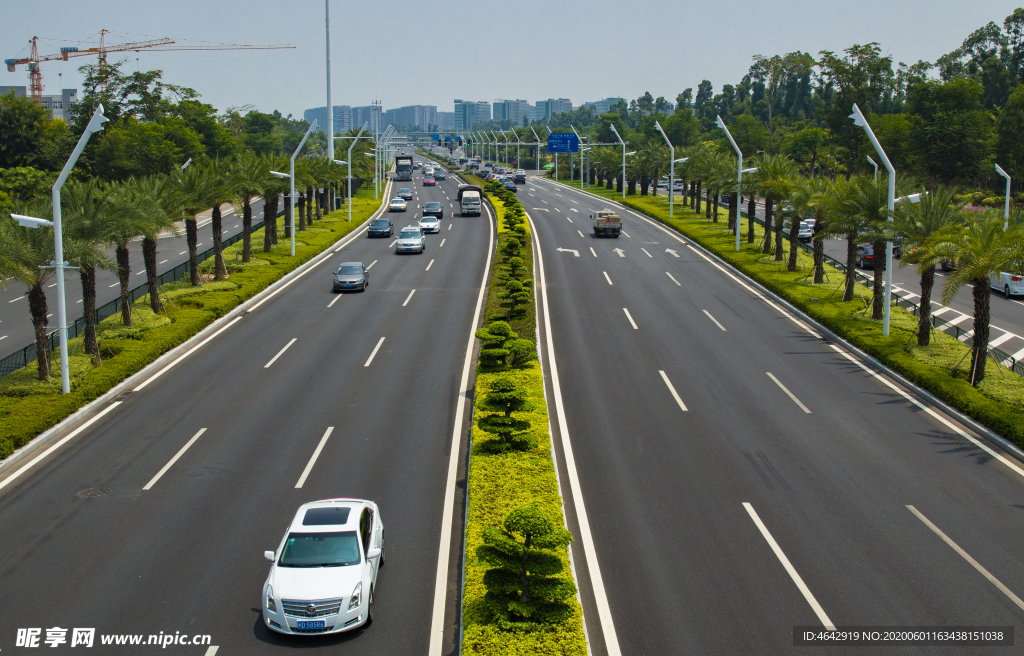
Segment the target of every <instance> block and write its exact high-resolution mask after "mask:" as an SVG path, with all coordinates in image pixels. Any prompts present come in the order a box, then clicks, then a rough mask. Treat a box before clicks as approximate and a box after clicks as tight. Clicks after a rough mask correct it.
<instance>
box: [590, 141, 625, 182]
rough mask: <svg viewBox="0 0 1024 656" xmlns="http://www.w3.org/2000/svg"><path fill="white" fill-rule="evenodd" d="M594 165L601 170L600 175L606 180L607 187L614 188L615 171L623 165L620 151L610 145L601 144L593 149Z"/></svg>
mask: <svg viewBox="0 0 1024 656" xmlns="http://www.w3.org/2000/svg"><path fill="white" fill-rule="evenodd" d="M592 157H593V161H594V165H595V166H597V169H598V171H600V172H601V173H600V176H601V178H603V179H604V180H605V181H606V182H605V189H611V188H612V180H613V179H614V178H615V175H614V173H615V171H616V170H617V169H618V168H619V167H620V166H621V165H622V161H621V160H620V159H619V153H618V152H617V151H616V150H615V149H614V148H610V147H608V146H601V147H599V148H596V149H594V151H593V155H592Z"/></svg>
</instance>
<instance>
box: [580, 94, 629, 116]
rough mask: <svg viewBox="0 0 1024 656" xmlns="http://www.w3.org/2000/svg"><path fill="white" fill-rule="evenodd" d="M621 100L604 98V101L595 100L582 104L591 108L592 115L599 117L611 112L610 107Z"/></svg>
mask: <svg viewBox="0 0 1024 656" xmlns="http://www.w3.org/2000/svg"><path fill="white" fill-rule="evenodd" d="M620 100H622V98H605V99H604V100H595V101H593V102H585V103H583V106H584V107H593V108H594V113H596V114H598V115H601V114H607V113H608V112H610V111H611V107H612V105H614V104H615V103H617V102H619V101H620Z"/></svg>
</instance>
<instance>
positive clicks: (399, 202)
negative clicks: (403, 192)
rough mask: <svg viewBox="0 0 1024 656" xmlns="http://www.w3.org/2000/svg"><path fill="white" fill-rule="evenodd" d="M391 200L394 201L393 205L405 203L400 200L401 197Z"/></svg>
mask: <svg viewBox="0 0 1024 656" xmlns="http://www.w3.org/2000/svg"><path fill="white" fill-rule="evenodd" d="M391 202H392V203H394V204H395V205H403V204H404V203H405V201H404V200H402V199H401V198H396V199H394V200H393V201H391Z"/></svg>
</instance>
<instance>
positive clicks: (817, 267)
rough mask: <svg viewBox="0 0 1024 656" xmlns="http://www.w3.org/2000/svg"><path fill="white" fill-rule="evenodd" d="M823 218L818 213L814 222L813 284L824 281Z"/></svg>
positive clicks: (824, 226)
mask: <svg viewBox="0 0 1024 656" xmlns="http://www.w3.org/2000/svg"><path fill="white" fill-rule="evenodd" d="M825 229H826V225H825V219H824V218H823V217H822V215H821V213H820V212H819V213H818V216H817V220H816V221H815V222H814V284H815V285H820V284H821V283H823V282H825Z"/></svg>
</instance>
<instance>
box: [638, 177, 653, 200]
mask: <svg viewBox="0 0 1024 656" xmlns="http://www.w3.org/2000/svg"><path fill="white" fill-rule="evenodd" d="M650 186H651V181H650V180H649V179H648V178H647V176H646V175H644V176H641V177H640V195H641V196H646V195H647V190H648V189H649V188H650Z"/></svg>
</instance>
